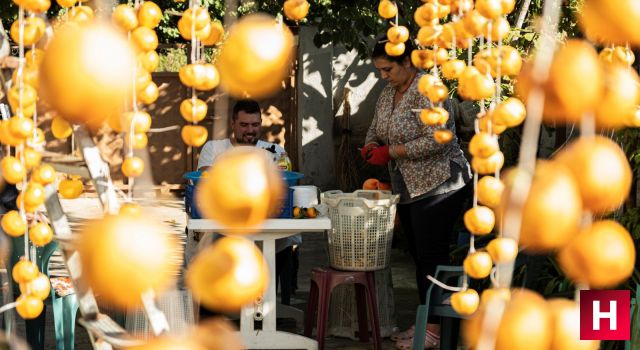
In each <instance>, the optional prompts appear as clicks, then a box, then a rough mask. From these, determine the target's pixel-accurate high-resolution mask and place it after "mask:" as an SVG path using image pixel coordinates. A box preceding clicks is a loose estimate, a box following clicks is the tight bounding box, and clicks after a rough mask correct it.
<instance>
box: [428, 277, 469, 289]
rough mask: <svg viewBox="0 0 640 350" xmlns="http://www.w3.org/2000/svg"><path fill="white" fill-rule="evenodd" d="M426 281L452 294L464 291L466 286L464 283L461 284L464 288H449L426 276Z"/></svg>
mask: <svg viewBox="0 0 640 350" xmlns="http://www.w3.org/2000/svg"><path fill="white" fill-rule="evenodd" d="M427 279H428V280H429V281H431V283H433V284H435V285H436V286H438V287H440V288H442V289H446V290H449V291H452V292H460V291H463V290H464V289H466V284H465V283H463V286H464V287H463V288H461V287H451V286H448V285H446V284H444V283H442V282H440V281H438V280H437V279H436V278H435V277H433V276H431V275H428V276H427Z"/></svg>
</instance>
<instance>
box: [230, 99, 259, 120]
mask: <svg viewBox="0 0 640 350" xmlns="http://www.w3.org/2000/svg"><path fill="white" fill-rule="evenodd" d="M240 111H242V112H245V113H247V114H254V113H258V114H260V105H259V104H258V102H256V101H254V100H240V101H238V102H236V104H235V105H234V106H233V114H232V115H231V119H232V120H236V119H238V113H240Z"/></svg>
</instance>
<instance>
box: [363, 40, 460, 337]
mask: <svg viewBox="0 0 640 350" xmlns="http://www.w3.org/2000/svg"><path fill="white" fill-rule="evenodd" d="M405 45H406V48H405V52H404V54H402V55H401V56H389V55H388V54H387V53H386V52H385V42H383V41H378V43H377V44H376V46H375V48H374V50H373V54H372V59H373V64H374V65H375V67H376V69H377V70H378V71H379V72H380V76H381V77H382V79H384V80H385V81H386V82H387V85H386V86H385V87H384V89H383V90H382V93H381V94H380V97H379V98H378V102H377V104H376V109H375V115H374V117H373V121H372V123H371V126H370V127H369V131H368V132H367V137H366V139H365V146H364V147H363V148H362V157H363V158H364V159H365V160H366V161H367V162H368V163H370V164H372V165H387V166H388V168H389V173H390V177H391V185H392V188H393V193H395V194H399V195H400V202H399V204H398V215H400V222H401V223H402V229H403V231H404V233H405V235H406V236H407V240H408V246H409V252H410V253H411V256H412V257H413V260H414V262H415V265H416V282H417V284H418V293H419V294H420V302H421V303H422V304H424V303H425V294H426V291H427V288H428V287H429V284H430V282H428V280H427V275H433V274H434V273H435V270H436V266H437V265H440V264H448V263H449V242H450V238H451V233H452V231H453V226H454V223H455V221H456V219H457V218H458V216H459V215H460V213H461V211H462V209H463V205H464V201H465V198H466V197H467V195H468V193H470V190H471V186H470V184H471V183H472V182H471V181H470V180H471V172H470V170H469V163H468V162H467V160H466V159H465V157H464V155H463V153H462V150H461V149H460V146H459V144H458V140H457V137H454V138H453V140H452V141H451V142H449V143H447V144H439V143H437V142H436V141H435V140H434V138H433V133H434V131H435V130H436V129H435V128H434V127H430V126H425V125H424V124H423V123H422V122H421V121H420V118H419V114H418V113H416V112H414V111H413V110H419V109H423V108H429V107H431V102H430V101H429V99H428V98H427V97H425V96H423V95H421V94H420V92H418V81H419V80H420V77H422V76H423V75H424V74H425V73H424V72H422V71H420V70H418V69H416V68H415V67H414V66H413V65H412V64H411V59H410V57H411V51H412V50H413V45H412V43H411V41H410V40H409V41H407V42H406V43H405ZM456 107H457V105H456V103H455V101H451V100H449V99H447V100H446V101H445V102H444V108H445V109H447V111H448V112H449V120H448V121H447V123H446V125H445V127H446V128H447V129H449V130H450V131H451V132H452V133H454V135H455V122H454V119H455V116H456V113H458V108H456ZM468 184H469V185H468ZM439 323H440V320H439V318H433V317H430V318H429V323H428V325H427V337H426V338H425V344H424V345H425V349H430V348H439V347H440V324H439ZM413 328H414V327H411V328H410V329H408V330H406V331H404V332H400V333H397V334H394V335H392V337H391V339H392V340H394V341H396V347H397V348H399V349H410V348H411V345H412V341H413V334H414V329H413Z"/></svg>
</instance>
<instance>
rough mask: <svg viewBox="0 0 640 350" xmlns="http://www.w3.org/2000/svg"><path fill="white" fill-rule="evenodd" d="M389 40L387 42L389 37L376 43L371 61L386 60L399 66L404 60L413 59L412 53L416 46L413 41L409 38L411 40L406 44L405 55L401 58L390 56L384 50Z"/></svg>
mask: <svg viewBox="0 0 640 350" xmlns="http://www.w3.org/2000/svg"><path fill="white" fill-rule="evenodd" d="M388 41H389V40H387V35H386V34H384V35H383V36H381V37H379V38H378V40H377V41H376V45H375V46H374V47H373V52H372V53H371V59H376V58H384V59H386V60H387V61H391V62H396V63H398V64H402V62H404V59H405V58H407V57H409V59H411V52H413V50H415V46H413V40H412V39H411V38H409V40H407V41H405V43H404V53H403V54H402V55H400V56H389V54H387V51H386V50H385V49H384V46H385V45H386V44H387V42H388Z"/></svg>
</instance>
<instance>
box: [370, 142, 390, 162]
mask: <svg viewBox="0 0 640 350" xmlns="http://www.w3.org/2000/svg"><path fill="white" fill-rule="evenodd" d="M368 154H369V157H368V158H366V159H365V160H366V161H367V163H369V164H372V165H385V164H387V163H388V162H389V161H390V160H391V156H390V155H389V145H384V146H379V147H378V146H376V147H374V148H373V149H371V150H370V151H369V152H368Z"/></svg>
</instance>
